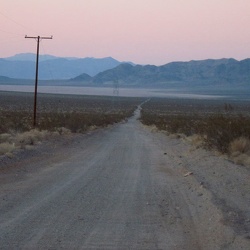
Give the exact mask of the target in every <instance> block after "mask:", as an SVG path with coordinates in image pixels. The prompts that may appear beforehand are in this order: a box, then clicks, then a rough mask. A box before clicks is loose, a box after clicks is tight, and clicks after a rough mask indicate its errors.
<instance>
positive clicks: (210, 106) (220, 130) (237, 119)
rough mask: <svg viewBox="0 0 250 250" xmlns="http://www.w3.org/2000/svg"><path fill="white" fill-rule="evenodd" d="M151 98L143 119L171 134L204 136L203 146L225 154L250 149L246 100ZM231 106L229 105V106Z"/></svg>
mask: <svg viewBox="0 0 250 250" xmlns="http://www.w3.org/2000/svg"><path fill="white" fill-rule="evenodd" d="M235 106H236V107H235V108H233V105H232V104H230V105H229V104H227V105H226V107H227V109H225V105H224V104H223V102H222V101H207V100H206V101H204V100H203V101H202V100H196V101H194V100H179V102H178V101H176V100H169V99H152V100H151V101H150V102H147V103H146V104H145V105H144V106H143V111H142V117H141V121H142V122H143V123H144V124H145V125H155V126H156V127H157V128H158V129H159V130H166V131H168V132H169V133H171V134H184V135H185V136H187V137H190V136H192V137H194V136H195V135H196V138H199V144H201V143H200V140H201V138H202V139H203V142H204V143H203V145H204V146H205V147H208V148H214V149H216V150H218V151H220V152H222V153H226V154H230V155H231V156H233V155H235V152H236V151H237V152H238V154H243V153H244V154H247V152H248V153H249V149H250V146H249V145H250V142H249V139H250V115H249V109H248V108H249V107H248V104H246V103H237V105H235ZM228 107H230V108H228Z"/></svg>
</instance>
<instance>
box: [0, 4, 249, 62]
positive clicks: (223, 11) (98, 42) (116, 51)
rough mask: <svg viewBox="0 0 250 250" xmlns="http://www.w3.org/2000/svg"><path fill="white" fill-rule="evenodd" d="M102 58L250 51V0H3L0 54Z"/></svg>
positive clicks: (164, 58)
mask: <svg viewBox="0 0 250 250" xmlns="http://www.w3.org/2000/svg"><path fill="white" fill-rule="evenodd" d="M26 34H27V35H29V36H38V35H41V36H50V35H53V37H54V38H53V40H44V41H42V43H41V51H40V53H41V54H51V55H56V56H75V57H96V58H101V57H107V56H111V57H113V58H115V59H117V60H120V61H133V62H134V63H138V64H155V65H162V64H165V63H168V62H171V61H189V60H201V59H207V58H214V59H218V58H231V57H232V58H235V59H238V60H242V59H245V58H249V57H250V0H0V57H1V58H2V57H8V56H12V55H14V54H17V53H26V52H34V53H35V52H36V42H35V40H32V39H24V36H25V35H26Z"/></svg>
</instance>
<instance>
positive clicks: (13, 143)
mask: <svg viewBox="0 0 250 250" xmlns="http://www.w3.org/2000/svg"><path fill="white" fill-rule="evenodd" d="M53 135H54V134H53V133H51V132H48V131H39V130H37V129H32V130H30V131H26V132H24V133H13V134H1V135H0V155H3V154H6V153H11V152H12V151H14V150H15V149H20V148H27V147H28V146H33V145H35V144H37V143H39V142H41V141H42V140H45V139H47V138H48V137H51V136H53Z"/></svg>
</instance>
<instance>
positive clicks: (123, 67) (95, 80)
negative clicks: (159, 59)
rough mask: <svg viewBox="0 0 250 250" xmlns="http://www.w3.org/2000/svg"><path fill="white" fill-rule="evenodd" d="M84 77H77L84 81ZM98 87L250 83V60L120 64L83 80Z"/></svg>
mask: <svg viewBox="0 0 250 250" xmlns="http://www.w3.org/2000/svg"><path fill="white" fill-rule="evenodd" d="M80 79H81V76H78V77H77V78H75V80H80ZM82 81H83V82H89V83H92V84H96V85H103V84H108V83H110V84H111V83H112V82H113V83H114V82H115V81H119V83H120V84H121V85H131V84H132V85H137V86H159V85H161V86H166V84H178V83H182V84H193V85H195V84H196V85H197V84H198V85H199V84H203V85H213V84H248V85H250V59H246V60H242V61H237V60H235V59H220V60H212V59H209V60H201V61H190V62H172V63H168V64H165V65H163V66H159V67H157V66H153V65H146V66H142V65H135V66H133V65H130V64H120V65H118V66H117V67H115V68H113V69H109V70H106V71H104V72H101V73H99V74H97V75H96V76H94V77H92V79H90V78H84V77H83V79H82Z"/></svg>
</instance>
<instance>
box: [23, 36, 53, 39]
mask: <svg viewBox="0 0 250 250" xmlns="http://www.w3.org/2000/svg"><path fill="white" fill-rule="evenodd" d="M25 38H33V39H53V36H27V35H26V36H25Z"/></svg>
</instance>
